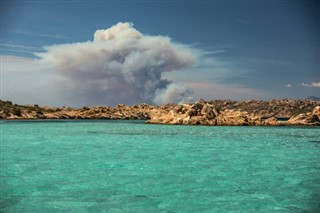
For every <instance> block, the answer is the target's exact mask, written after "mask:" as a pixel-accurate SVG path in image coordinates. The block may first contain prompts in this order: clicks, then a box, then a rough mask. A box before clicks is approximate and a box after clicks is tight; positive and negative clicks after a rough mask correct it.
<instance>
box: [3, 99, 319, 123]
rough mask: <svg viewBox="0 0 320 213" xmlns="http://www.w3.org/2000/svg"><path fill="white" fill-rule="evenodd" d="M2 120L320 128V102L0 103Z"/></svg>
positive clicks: (287, 100) (286, 100) (284, 100)
mask: <svg viewBox="0 0 320 213" xmlns="http://www.w3.org/2000/svg"><path fill="white" fill-rule="evenodd" d="M0 104H1V105H0V119H1V120H60V119H61V120H83V119H86V120H146V123H148V124H170V125H206V126H319V125H320V101H315V100H290V99H282V100H271V101H257V100H246V101H231V100H211V101H204V100H199V101H198V102H195V103H187V104H166V105H163V106H153V105H148V104H139V105H134V106H126V105H123V104H118V105H117V106H115V107H110V106H95V107H82V108H70V107H45V106H38V105H17V104H13V103H12V102H10V101H0Z"/></svg>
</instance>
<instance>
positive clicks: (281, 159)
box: [0, 121, 320, 213]
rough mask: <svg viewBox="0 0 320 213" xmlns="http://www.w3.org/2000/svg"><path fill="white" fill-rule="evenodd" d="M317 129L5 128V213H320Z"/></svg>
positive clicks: (114, 124)
mask: <svg viewBox="0 0 320 213" xmlns="http://www.w3.org/2000/svg"><path fill="white" fill-rule="evenodd" d="M319 199H320V128H302V127H300V128H297V127H295V128H294V127H208V126H166V125H146V124H143V122H141V121H140V122H129V121H127V122H126V121H69V122H54V121H50V122H48V121H46V122H39V121H37V122H6V121H2V122H1V210H0V211H1V212H19V213H20V212H23V213H25V212H45V213H47V212H77V213H80V212H119V213H123V212H148V213H149V212H150V213H152V212H171V213H173V212H192V213H197V212H319V209H320V205H319Z"/></svg>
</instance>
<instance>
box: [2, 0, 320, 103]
mask: <svg viewBox="0 0 320 213" xmlns="http://www.w3.org/2000/svg"><path fill="white" fill-rule="evenodd" d="M0 14H1V40H0V47H1V99H2V100H10V101H13V102H15V103H19V104H40V105H53V106H93V105H116V104H118V103H123V104H130V105H131V104H138V103H142V102H145V103H149V104H164V103H168V102H175V103H183V102H189V101H192V100H194V101H196V100H198V99H200V98H202V99H205V100H212V99H231V100H244V99H258V100H270V99H279V98H281V99H282V98H290V99H305V98H306V97H308V96H318V97H319V96H320V27H319V26H320V4H319V3H317V1H307V0H305V1H272V0H270V1H210V0H207V1H201V0H200V1H173V0H172V1H169V0H168V1H153V0H149V1H134V0H133V1H94V0H93V1H84V0H83V1H79V0H77V1H71V0H70V1H27V0H26V1H15V0H10V1H9V0H2V1H1V11H0Z"/></svg>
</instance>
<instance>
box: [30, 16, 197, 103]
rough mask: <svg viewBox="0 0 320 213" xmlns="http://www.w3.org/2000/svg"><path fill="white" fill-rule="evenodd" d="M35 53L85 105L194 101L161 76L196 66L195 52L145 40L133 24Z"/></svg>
mask: <svg viewBox="0 0 320 213" xmlns="http://www.w3.org/2000/svg"><path fill="white" fill-rule="evenodd" d="M45 50H46V52H42V53H36V55H37V56H38V57H39V58H40V59H39V61H40V62H41V63H44V64H47V65H48V64H49V65H50V66H51V67H52V68H53V69H54V71H55V72H56V73H58V74H59V76H60V77H61V78H63V81H61V82H60V83H59V87H60V90H61V91H63V90H64V88H67V90H68V92H69V96H70V98H74V99H82V100H83V101H82V102H84V103H87V104H109V105H114V104H118V103H124V104H136V103H141V102H146V103H155V104H164V103H169V102H176V103H179V102H183V101H187V100H189V99H190V95H191V91H190V90H188V89H187V88H186V87H184V86H183V85H180V84H175V83H174V82H172V81H170V80H167V79H165V78H164V77H163V74H164V73H166V72H170V71H175V70H183V69H186V68H188V67H190V66H192V65H193V64H194V63H195V62H196V60H197V57H198V54H197V52H196V51H193V49H192V48H190V47H188V46H185V45H182V44H178V43H175V42H172V41H171V40H170V38H169V37H166V36H147V35H143V34H142V33H140V32H139V31H138V30H136V29H135V28H134V27H133V24H131V23H121V22H120V23H118V24H116V25H114V26H112V27H110V28H108V29H106V30H97V31H96V32H95V34H94V40H93V41H87V42H80V43H72V44H60V45H53V46H48V47H45Z"/></svg>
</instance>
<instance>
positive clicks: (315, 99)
mask: <svg viewBox="0 0 320 213" xmlns="http://www.w3.org/2000/svg"><path fill="white" fill-rule="evenodd" d="M306 100H314V101H320V98H319V97H316V96H308V97H307V98H306Z"/></svg>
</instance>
